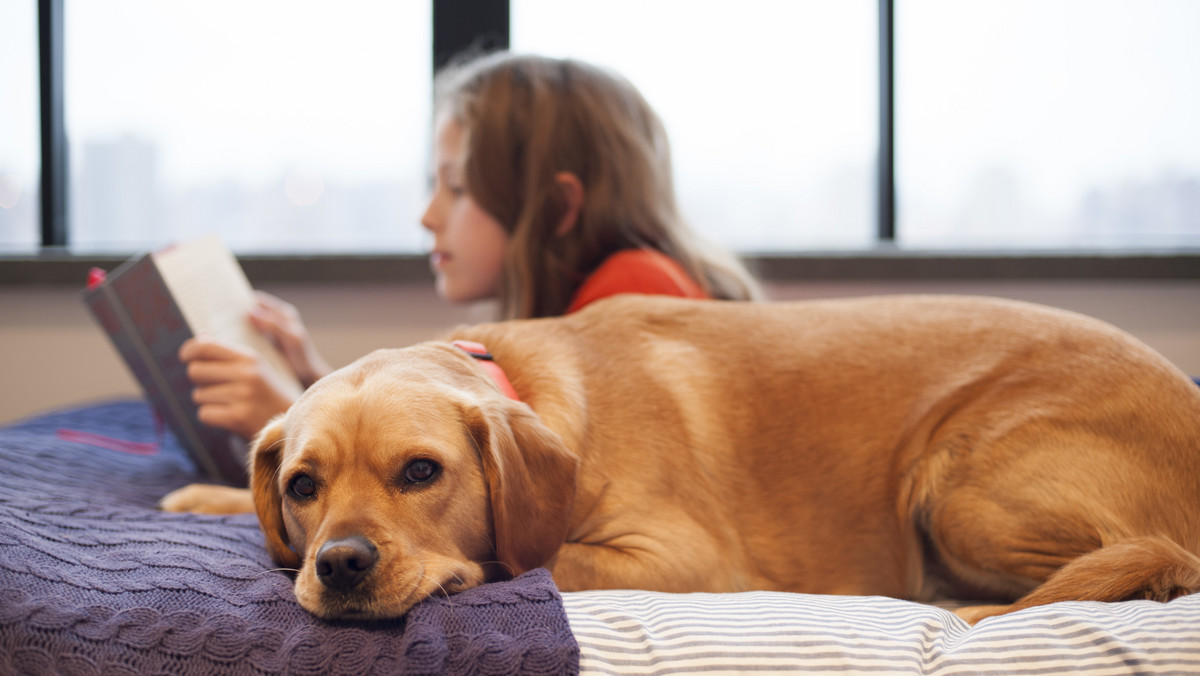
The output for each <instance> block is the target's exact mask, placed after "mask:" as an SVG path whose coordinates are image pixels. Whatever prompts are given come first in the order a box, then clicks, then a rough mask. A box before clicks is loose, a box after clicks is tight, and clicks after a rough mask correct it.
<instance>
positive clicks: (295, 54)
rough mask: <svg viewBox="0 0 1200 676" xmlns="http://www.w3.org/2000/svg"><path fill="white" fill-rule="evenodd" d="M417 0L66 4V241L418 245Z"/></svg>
mask: <svg viewBox="0 0 1200 676" xmlns="http://www.w3.org/2000/svg"><path fill="white" fill-rule="evenodd" d="M431 35H432V30H431V17H430V6H429V3H428V2H403V3H401V2H392V1H390V0H344V1H343V2H337V3H324V2H297V1H295V0H208V1H206V2H187V3H183V2H159V1H157V0H109V1H106V2H90V1H77V2H72V1H68V2H67V5H66V74H65V77H66V106H67V110H66V116H67V131H68V137H69V139H70V142H71V148H72V150H71V153H72V154H71V170H72V179H73V182H72V186H73V191H72V198H73V199H72V203H71V205H70V217H71V230H70V235H69V239H70V241H71V243H72V245H73V247H74V248H76V249H97V248H100V249H135V250H136V249H142V248H147V247H153V246H157V245H160V244H163V243H167V242H170V241H176V240H179V239H183V238H190V237H194V236H197V235H200V234H202V233H205V232H210V231H215V232H218V233H220V234H221V235H222V236H223V237H224V238H225V239H226V241H228V242H229V243H230V244H231V245H232V246H233V247H234V248H235V250H239V251H243V252H245V251H271V250H291V251H304V250H314V251H335V250H342V251H353V250H370V251H381V250H392V251H406V250H414V251H415V250H419V249H421V248H422V242H423V237H424V235H423V234H422V232H421V228H420V226H419V225H418V218H419V217H420V211H421V208H422V207H423V200H424V197H425V191H426V180H425V176H426V175H427V173H428V169H427V165H428V160H427V158H428V148H429V134H430V119H429V118H430V105H431V104H430V98H431V97H430V86H431V85H430V80H431V70H432V65H431V57H430V53H431V51H432V49H431V45H430V41H431Z"/></svg>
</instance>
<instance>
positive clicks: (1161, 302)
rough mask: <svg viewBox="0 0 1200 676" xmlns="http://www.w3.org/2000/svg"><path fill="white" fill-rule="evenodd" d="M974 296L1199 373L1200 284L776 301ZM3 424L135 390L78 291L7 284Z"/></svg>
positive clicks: (391, 330) (884, 288) (375, 324)
mask: <svg viewBox="0 0 1200 676" xmlns="http://www.w3.org/2000/svg"><path fill="white" fill-rule="evenodd" d="M264 289H265V290H267V291H270V292H272V293H276V294H277V295H280V296H282V297H284V298H286V299H288V300H290V301H292V302H293V303H295V304H296V305H297V306H298V307H299V308H300V309H301V311H302V312H303V314H304V317H305V320H306V323H307V324H308V326H309V328H310V330H311V331H312V333H313V335H314V336H315V338H316V340H317V342H318V345H320V346H321V348H322V352H323V353H324V354H325V356H326V357H327V358H328V359H329V360H330V361H331V362H332V363H334V364H345V363H348V362H349V361H352V360H353V359H354V358H356V357H358V356H361V355H363V354H365V353H367V352H369V351H371V350H372V349H375V348H378V347H386V346H402V345H407V344H411V343H414V342H417V341H420V340H427V339H431V338H435V337H437V336H438V335H439V334H440V333H441V332H442V331H444V330H445V329H447V328H449V327H451V326H454V325H456V324H460V323H464V322H474V321H484V320H486V319H487V317H488V308H487V307H474V308H462V307H453V306H448V305H446V304H444V303H442V302H440V301H439V300H438V299H437V297H436V295H435V294H434V292H433V289H432V287H431V286H429V285H425V284H402V283H397V284H354V285H349V284H347V285H336V284H325V285H321V286H313V285H300V284H286V285H285V284H279V285H274V286H265V287H264ZM905 292H914V293H926V292H931V293H972V294H985V295H996V296H1004V297H1009V298H1017V299H1022V300H1030V301H1035V302H1040V303H1045V304H1048V305H1054V306H1058V307H1063V308H1067V309H1071V310H1075V311H1078V312H1082V313H1085V314H1089V315H1092V316H1095V317H1099V318H1101V319H1104V320H1107V321H1109V322H1111V323H1113V324H1116V325H1117V326H1120V327H1121V328H1123V329H1125V330H1127V331H1129V332H1130V333H1132V334H1134V335H1135V336H1138V337H1139V338H1141V339H1142V340H1144V341H1146V342H1147V343H1149V344H1150V345H1151V346H1152V347H1154V348H1155V349H1157V350H1159V351H1160V352H1162V353H1163V354H1164V355H1166V357H1167V358H1168V359H1170V360H1171V361H1173V362H1174V363H1175V364H1176V365H1178V366H1179V367H1180V368H1182V369H1183V370H1184V371H1185V372H1187V373H1189V374H1192V375H1200V281H1196V280H1188V281H1111V282H1109V281H1062V282H1057V281H1056V282H1026V281H1019V282H1014V281H1003V282H999V281H997V282H945V281H939V282H920V281H902V282H901V281H878V282H837V283H814V282H803V283H790V284H783V285H774V286H772V287H770V293H771V295H772V297H774V298H779V299H799V298H820V297H835V296H853V295H865V294H876V293H905ZM0 379H2V380H3V383H4V386H3V388H0V423H3V422H8V421H11V420H15V419H18V418H21V417H24V416H27V415H30V414H34V413H38V412H42V411H45V410H48V409H53V408H57V407H63V406H70V405H74V404H79V403H84V402H90V401H95V400H99V399H105V398H111V397H120V396H134V395H137V393H138V389H137V384H136V383H135V382H134V381H133V380H132V379H131V377H130V376H129V374H128V372H127V371H126V369H125V367H124V364H123V363H122V362H121V360H120V357H119V356H118V355H117V353H116V351H115V350H114V349H113V348H112V347H111V346H110V344H109V343H108V340H107V338H106V337H105V336H104V335H103V334H102V333H101V332H100V330H99V329H98V328H97V327H96V326H95V324H94V323H93V321H92V319H91V316H90V315H89V314H88V313H87V311H86V310H85V309H84V307H83V305H82V303H81V302H80V300H79V296H78V291H77V290H76V289H74V288H68V287H59V286H44V287H43V286H34V287H21V286H0Z"/></svg>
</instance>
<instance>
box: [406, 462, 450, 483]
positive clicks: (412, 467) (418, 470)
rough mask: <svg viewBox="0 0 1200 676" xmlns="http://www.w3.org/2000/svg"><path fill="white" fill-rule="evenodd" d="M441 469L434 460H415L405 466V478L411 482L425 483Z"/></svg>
mask: <svg viewBox="0 0 1200 676" xmlns="http://www.w3.org/2000/svg"><path fill="white" fill-rule="evenodd" d="M440 469H441V467H440V466H439V465H438V464H437V463H436V462H434V461H432V460H413V461H412V462H410V463H408V466H407V467H405V468H404V480H405V481H407V482H408V483H410V484H423V483H425V482H427V481H430V480H431V479H433V478H434V477H436V476H437V474H438V470H440Z"/></svg>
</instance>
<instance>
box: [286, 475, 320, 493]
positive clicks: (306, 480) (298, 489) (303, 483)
mask: <svg viewBox="0 0 1200 676" xmlns="http://www.w3.org/2000/svg"><path fill="white" fill-rule="evenodd" d="M289 488H290V489H291V491H292V495H295V496H296V497H298V498H311V497H312V496H313V495H315V494H316V492H317V482H315V481H313V480H312V477H310V476H308V475H307V474H301V475H300V476H298V477H296V478H295V479H292V484H291V486H289Z"/></svg>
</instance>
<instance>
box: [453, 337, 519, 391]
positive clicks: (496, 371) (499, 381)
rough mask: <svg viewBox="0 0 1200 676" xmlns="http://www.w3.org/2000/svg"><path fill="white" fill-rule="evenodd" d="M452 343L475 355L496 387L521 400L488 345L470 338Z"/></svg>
mask: <svg viewBox="0 0 1200 676" xmlns="http://www.w3.org/2000/svg"><path fill="white" fill-rule="evenodd" d="M452 345H454V347H457V348H458V349H460V350H462V351H463V352H466V353H467V354H469V355H471V356H472V357H474V358H475V361H477V362H479V366H480V368H482V369H483V370H484V371H486V372H487V374H488V375H489V376H491V377H492V381H493V382H495V383H496V387H499V388H500V391H501V392H503V393H504V396H506V397H508V398H509V399H512V400H513V401H521V398H520V397H518V396H517V391H516V390H515V389H513V386H512V383H511V382H509V380H508V376H507V375H505V373H504V369H502V368H500V365H499V364H497V363H496V360H495V359H493V358H492V353H491V352H488V350H487V348H486V347H484V346H483V345H481V344H480V343H472V342H471V341H469V340H456V341H454V342H453V343H452Z"/></svg>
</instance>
